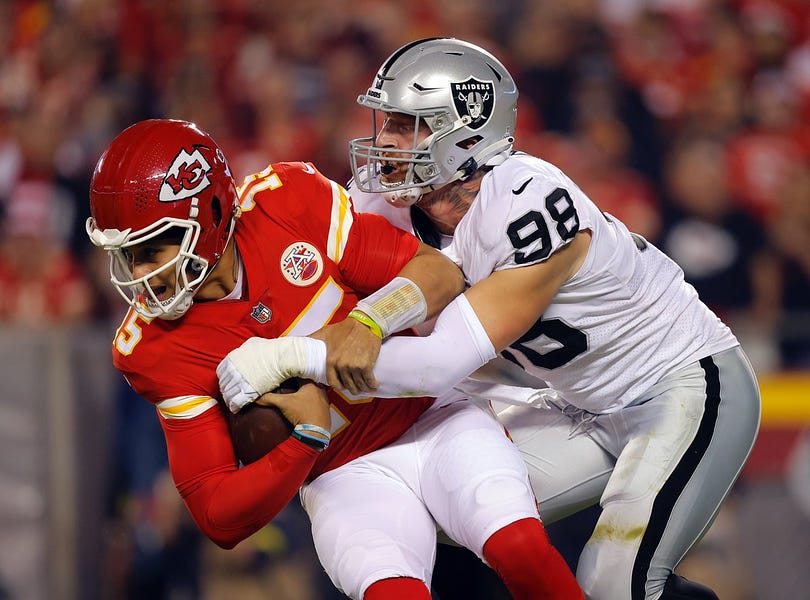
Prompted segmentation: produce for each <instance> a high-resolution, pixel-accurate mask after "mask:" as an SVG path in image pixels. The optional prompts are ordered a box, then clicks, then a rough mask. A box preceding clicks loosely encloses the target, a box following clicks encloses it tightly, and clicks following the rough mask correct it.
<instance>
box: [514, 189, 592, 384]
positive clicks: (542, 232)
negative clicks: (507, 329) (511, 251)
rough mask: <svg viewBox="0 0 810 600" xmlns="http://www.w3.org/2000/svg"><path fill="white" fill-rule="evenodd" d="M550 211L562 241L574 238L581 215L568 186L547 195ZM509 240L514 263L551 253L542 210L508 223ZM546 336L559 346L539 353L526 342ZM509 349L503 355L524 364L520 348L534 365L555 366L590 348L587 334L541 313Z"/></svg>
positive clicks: (528, 213) (535, 258) (524, 262)
mask: <svg viewBox="0 0 810 600" xmlns="http://www.w3.org/2000/svg"><path fill="white" fill-rule="evenodd" d="M545 205H546V210H547V211H548V214H549V215H551V218H552V219H554V224H555V226H556V229H557V234H558V235H559V236H560V238H561V239H562V241H563V242H567V241H568V240H570V239H571V238H573V237H574V236H575V235H576V234H577V231H579V215H577V209H576V208H575V207H574V201H573V200H572V199H571V195H570V194H569V193H568V190H566V189H564V188H556V189H554V191H552V192H551V193H550V194H549V195H548V196H546V198H545ZM506 232H507V234H508V235H509V241H511V242H512V246H514V247H515V250H516V252H515V263H516V264H519V265H521V264H526V263H531V262H535V261H538V260H542V259H544V258H546V257H548V255H549V254H551V233H550V232H549V229H548V225H547V224H546V220H545V219H544V218H543V213H541V212H540V211H537V210H530V211H529V212H527V213H526V214H524V215H523V216H522V217H519V218H517V219H515V220H514V221H512V222H511V223H510V224H509V227H508V228H507V229H506ZM537 240H540V248H538V249H537V250H535V251H534V252H529V253H528V254H527V253H525V252H521V251H520V250H521V249H522V248H525V247H526V246H529V245H530V244H533V243H534V242H536V241H537ZM541 336H546V337H547V338H549V339H552V340H554V341H556V342H559V344H560V347H559V348H555V349H554V350H550V351H548V352H546V353H542V354H541V353H540V352H537V351H536V350H533V349H532V348H529V347H528V346H527V345H526V344H527V343H528V342H531V341H532V340H536V339H537V338H539V337H541ZM509 348H510V350H504V351H503V352H502V354H503V356H504V358H506V359H508V360H511V361H512V362H513V363H515V364H517V365H518V366H522V365H521V363H520V361H518V359H517V357H516V356H515V353H516V352H519V353H520V354H522V355H523V356H525V357H526V360H528V361H529V362H530V363H532V364H533V365H535V366H537V367H540V368H543V369H556V368H557V367H561V366H563V365H564V364H566V363H568V362H570V361H571V360H573V359H574V358H575V357H576V356H579V355H580V354H582V353H583V352H585V351H586V350H587V349H588V338H587V337H585V334H584V333H582V332H581V331H579V330H578V329H574V328H573V327H571V326H570V325H567V324H566V323H564V322H563V321H560V320H559V319H548V320H543V319H542V317H541V318H540V319H539V320H538V321H537V322H536V323H535V324H534V325H532V327H531V329H529V330H528V331H527V332H526V333H525V334H523V336H522V337H521V338H520V339H519V340H518V341H516V342H515V343H514V344H512V345H511V346H510V347H509Z"/></svg>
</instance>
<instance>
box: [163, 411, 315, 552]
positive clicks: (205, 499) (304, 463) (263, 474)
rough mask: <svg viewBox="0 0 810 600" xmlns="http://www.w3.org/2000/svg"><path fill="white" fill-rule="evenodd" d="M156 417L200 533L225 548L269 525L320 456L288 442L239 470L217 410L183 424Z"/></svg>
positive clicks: (297, 442) (221, 417)
mask: <svg viewBox="0 0 810 600" xmlns="http://www.w3.org/2000/svg"><path fill="white" fill-rule="evenodd" d="M158 419H160V422H161V426H162V427H163V432H164V435H165V436H166V448H167V450H168V455H169V468H170V470H171V473H172V477H173V478H174V482H175V485H176V486H177V490H178V491H179V492H180V495H181V496H182V497H183V500H184V501H185V503H186V506H187V507H188V509H189V512H190V513H191V516H192V518H193V519H194V521H195V522H196V523H197V526H198V527H199V528H200V530H201V531H202V532H203V533H204V534H205V535H206V536H208V537H209V538H210V539H211V540H213V541H214V542H215V543H216V544H217V545H218V546H221V547H223V548H233V547H234V546H236V544H238V543H239V542H241V541H242V540H244V539H245V538H247V537H249V536H250V535H252V534H253V533H255V532H256V531H258V530H259V529H261V528H262V527H263V526H265V525H267V523H269V522H270V521H271V520H272V519H273V518H274V517H275V516H276V515H277V514H278V513H279V512H280V511H281V509H283V508H284V507H285V506H286V505H287V503H288V502H289V501H290V500H292V499H293V497H295V494H296V493H297V491H298V488H299V487H300V486H301V485H302V484H303V483H304V480H305V478H306V476H307V475H308V474H309V471H310V469H311V468H312V466H313V464H314V463H315V459H316V458H317V456H318V453H317V452H316V451H315V450H314V449H312V448H309V447H308V446H306V445H305V444H302V443H301V442H299V441H298V440H296V439H294V438H290V439H288V440H286V441H284V442H282V443H281V444H279V445H278V446H276V447H275V448H274V449H273V450H272V451H270V452H269V453H268V454H267V455H266V456H265V457H264V458H262V459H261V460H258V461H256V462H255V463H252V464H250V465H248V466H246V467H243V468H238V466H237V461H236V458H235V456H234V453H233V447H232V446H231V439H230V435H229V433H228V425H227V422H226V420H225V419H224V418H223V415H222V413H221V412H220V411H219V409H217V408H214V409H211V410H208V411H206V412H204V413H203V414H202V415H200V416H198V417H195V418H193V419H187V420H186V419H174V420H168V419H164V418H162V417H160V415H158Z"/></svg>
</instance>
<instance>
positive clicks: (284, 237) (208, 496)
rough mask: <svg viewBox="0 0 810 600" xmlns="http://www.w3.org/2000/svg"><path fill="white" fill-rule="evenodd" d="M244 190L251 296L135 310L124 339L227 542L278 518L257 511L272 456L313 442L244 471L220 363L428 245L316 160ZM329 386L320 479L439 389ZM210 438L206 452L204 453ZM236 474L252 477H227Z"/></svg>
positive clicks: (382, 279) (319, 311) (243, 240)
mask: <svg viewBox="0 0 810 600" xmlns="http://www.w3.org/2000/svg"><path fill="white" fill-rule="evenodd" d="M239 195H240V204H241V209H242V216H241V218H240V219H239V221H238V223H237V225H236V230H235V234H234V239H235V241H236V246H237V249H238V252H239V255H240V256H241V259H242V261H243V264H244V288H243V294H242V298H241V299H239V300H227V299H226V300H220V301H216V302H196V303H195V304H194V305H193V306H192V308H191V309H190V310H189V311H188V313H187V314H186V315H185V316H184V317H183V318H181V319H178V320H176V321H169V320H162V319H154V320H151V321H147V320H145V319H144V318H143V317H142V316H140V315H138V314H137V313H135V311H134V310H130V311H129V313H128V314H127V316H126V318H125V319H124V322H123V323H122V325H121V327H120V328H119V329H118V331H117V333H116V336H115V340H114V342H113V362H114V364H115V366H116V368H118V369H119V370H120V371H121V372H122V373H123V374H124V376H125V377H126V379H127V380H128V381H129V383H130V385H131V386H132V388H133V389H134V390H135V391H136V392H138V393H139V394H141V395H142V396H144V397H145V398H147V399H148V400H149V401H150V402H152V403H154V404H155V405H156V407H157V409H158V412H159V413H160V415H161V419H160V421H161V424H162V425H163V428H164V431H165V433H166V439H167V445H168V448H169V459H170V465H171V468H172V474H173V476H174V478H175V483H176V484H177V487H178V490H179V491H180V492H181V494H182V495H183V496H184V498H185V499H186V502H187V503H188V504H189V508H190V509H191V512H192V514H193V516H194V517H195V520H197V522H198V524H199V525H200V527H201V528H202V529H203V531H205V532H206V534H209V535H210V536H211V537H212V539H215V541H221V542H224V543H223V545H233V544H234V543H236V542H238V541H239V539H241V538H242V537H244V536H245V535H247V534H249V533H252V531H255V530H256V529H258V528H259V527H261V526H262V525H264V524H266V523H267V522H268V521H269V520H270V519H271V518H272V517H273V516H274V514H275V513H273V512H272V510H271V509H268V508H264V510H263V512H259V513H251V512H250V506H251V503H252V502H253V503H255V504H256V505H261V506H263V507H267V506H269V505H270V504H271V503H269V502H267V501H266V499H263V498H262V494H266V493H267V492H268V490H269V488H267V487H266V486H264V482H263V481H261V480H262V478H263V479H264V480H267V479H270V477H269V476H268V474H267V473H266V471H267V469H268V464H274V465H276V466H277V465H278V464H282V463H283V462H284V461H294V460H296V459H295V455H296V452H297V453H303V454H306V455H307V456H310V455H312V454H313V451H310V450H309V449H308V448H306V447H305V446H304V445H303V444H301V443H300V442H298V441H297V440H294V439H292V438H291V439H290V440H287V441H286V442H284V443H282V444H281V445H279V446H278V447H277V448H276V449H275V450H273V451H272V452H271V453H270V454H269V455H268V457H265V458H266V459H267V460H266V461H258V462H257V463H254V464H252V465H250V466H248V467H245V468H242V469H239V472H238V473H237V462H236V459H235V457H234V454H233V450H232V447H231V442H230V437H229V435H228V430H227V420H226V416H225V414H224V412H222V411H223V410H224V409H222V408H221V407H220V405H219V404H218V402H217V398H218V397H219V386H218V380H217V376H216V367H217V364H218V363H219V362H220V361H221V360H222V358H224V356H225V355H226V354H227V353H228V352H229V351H230V350H232V349H234V348H235V347H237V346H239V345H240V344H241V343H242V342H243V341H244V340H246V339H247V338H249V337H252V336H263V337H268V338H270V337H278V336H282V335H306V334H309V333H312V332H313V331H316V330H317V329H320V328H321V327H322V326H324V325H326V324H328V323H330V322H332V321H337V320H341V319H343V318H344V317H345V316H346V314H347V313H348V312H349V310H350V309H351V308H353V307H354V305H355V303H356V302H357V300H358V298H359V297H362V295H364V294H366V293H369V292H371V291H374V290H376V289H378V288H379V287H382V286H383V285H385V284H386V283H387V282H388V281H390V280H391V279H392V278H393V277H394V276H395V275H396V274H397V273H398V272H399V270H400V269H401V268H402V267H403V266H404V264H405V263H406V262H408V261H409V260H410V259H411V258H412V256H413V255H414V253H415V252H416V249H417V244H418V242H417V240H416V239H415V238H414V237H413V236H411V235H409V234H407V233H405V232H403V231H400V230H398V229H396V228H394V227H392V226H391V225H389V224H388V223H387V222H386V221H385V220H384V219H382V218H381V217H378V216H376V215H357V214H355V212H354V209H353V208H352V206H351V202H350V199H349V197H348V196H347V194H346V192H345V190H343V189H342V188H341V187H340V186H339V185H337V184H336V183H334V182H332V181H330V180H328V179H326V178H325V177H323V176H322V175H321V174H320V173H318V172H317V171H315V170H314V169H313V168H312V167H311V166H310V165H308V164H303V163H280V164H275V165H271V166H270V167H268V168H267V169H266V170H265V171H263V172H261V173H258V174H256V175H254V176H252V177H249V178H247V179H246V180H245V183H244V184H243V186H242V187H241V188H240V189H239ZM328 393H329V399H330V402H331V410H332V443H331V444H330V445H329V447H328V448H327V449H326V450H325V451H324V452H323V453H321V454H319V455H317V459H314V466H313V465H312V462H306V461H305V468H306V469H307V470H308V469H309V467H311V470H309V473H308V475H307V479H308V480H311V479H313V478H315V477H316V476H317V475H319V474H321V473H323V472H324V471H327V470H330V469H333V468H335V467H337V466H339V465H342V464H345V463H346V462H349V461H351V460H353V459H354V458H356V457H358V456H361V455H363V454H365V453H367V452H369V451H371V450H374V449H376V448H379V447H381V446H384V445H386V444H388V443H390V442H392V441H394V440H396V439H397V438H398V437H399V436H400V435H401V434H402V433H403V432H404V431H405V430H407V429H408V428H409V427H410V426H411V425H412V424H413V423H414V422H415V421H416V420H417V418H418V417H419V416H420V415H421V414H422V413H423V412H424V411H425V410H426V409H427V407H429V406H430V404H431V403H432V399H428V398H409V399H407V400H402V401H399V400H396V401H392V400H377V399H363V400H358V401H350V400H348V399H346V398H344V397H343V396H341V395H339V394H337V393H336V392H334V391H332V390H329V392H328ZM203 445H204V446H205V448H206V449H205V452H198V451H197V449H198V448H200V447H201V446H203ZM202 457H207V458H205V459H203V458H202ZM273 461H275V463H273ZM257 465H258V466H257ZM250 473H252V474H253V475H250ZM227 476H232V477H234V478H238V479H240V480H241V481H242V484H240V485H236V486H227V485H222V486H219V485H218V483H219V482H220V480H221V479H222V478H223V477H227ZM300 483H301V481H300V480H297V481H294V482H293V484H292V485H291V486H290V489H289V490H287V493H288V496H286V497H279V498H278V504H280V506H278V507H277V510H280V508H282V507H283V506H284V505H285V504H286V503H287V502H288V501H289V500H290V499H291V498H292V496H293V495H294V494H295V492H296V490H297V488H298V485H300ZM267 485H269V484H267ZM261 486H264V487H261ZM229 487H230V489H231V492H230V494H231V495H232V496H234V497H237V496H238V497H239V498H238V502H239V504H240V510H243V511H244V514H242V515H240V516H238V518H237V516H236V515H231V516H233V518H234V522H227V523H226V522H224V521H223V519H225V520H227V518H230V516H229V517H220V521H217V519H216V518H214V517H212V516H211V514H210V513H211V511H212V507H214V506H219V507H220V508H223V510H225V514H229V513H228V510H230V509H229V508H228V507H226V506H225V505H226V504H228V502H232V501H233V500H234V498H233V497H231V498H230V499H229V500H228V502H225V501H222V502H220V501H219V500H218V494H225V493H227V490H226V489H227V488H229ZM279 496H284V494H279ZM271 513H272V514H271Z"/></svg>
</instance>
